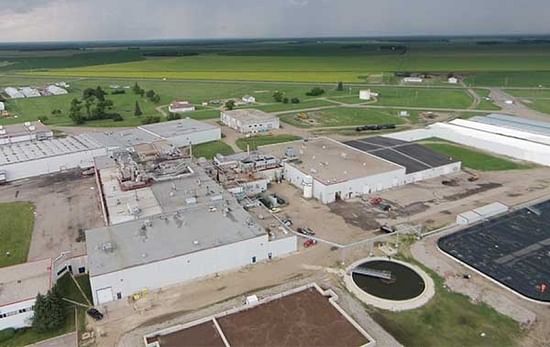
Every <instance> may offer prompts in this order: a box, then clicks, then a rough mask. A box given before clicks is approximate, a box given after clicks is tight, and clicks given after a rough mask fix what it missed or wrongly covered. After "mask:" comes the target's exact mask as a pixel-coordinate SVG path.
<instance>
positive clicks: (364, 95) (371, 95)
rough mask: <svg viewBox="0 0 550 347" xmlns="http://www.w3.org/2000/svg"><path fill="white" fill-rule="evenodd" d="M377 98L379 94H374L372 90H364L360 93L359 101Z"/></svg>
mask: <svg viewBox="0 0 550 347" xmlns="http://www.w3.org/2000/svg"><path fill="white" fill-rule="evenodd" d="M377 96H378V93H376V92H373V91H371V90H370V89H364V90H360V91H359V99H361V100H370V99H372V98H374V97H377Z"/></svg>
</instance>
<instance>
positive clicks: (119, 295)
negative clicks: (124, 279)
mask: <svg viewBox="0 0 550 347" xmlns="http://www.w3.org/2000/svg"><path fill="white" fill-rule="evenodd" d="M116 298H117V300H120V299H122V293H121V292H118V293H116Z"/></svg>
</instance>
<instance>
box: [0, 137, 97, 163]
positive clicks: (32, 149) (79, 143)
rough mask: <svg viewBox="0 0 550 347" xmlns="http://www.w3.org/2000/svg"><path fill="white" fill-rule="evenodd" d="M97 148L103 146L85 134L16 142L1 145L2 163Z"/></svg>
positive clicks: (0, 161)
mask: <svg viewBox="0 0 550 347" xmlns="http://www.w3.org/2000/svg"><path fill="white" fill-rule="evenodd" d="M96 148H101V146H100V145H99V144H98V143H96V142H94V141H92V140H90V139H89V138H87V137H85V136H83V135H78V136H67V137H63V138H57V139H55V138H54V139H48V140H41V141H22V142H15V143H11V144H5V145H0V165H8V164H13V163H19V162H24V161H28V160H36V159H42V158H47V157H53V156H57V155H63V154H67V153H76V152H81V151H86V150H91V149H96Z"/></svg>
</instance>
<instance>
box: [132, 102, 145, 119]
mask: <svg viewBox="0 0 550 347" xmlns="http://www.w3.org/2000/svg"><path fill="white" fill-rule="evenodd" d="M142 114H143V112H142V111H141V107H139V102H137V100H136V107H135V108H134V116H141V115H142Z"/></svg>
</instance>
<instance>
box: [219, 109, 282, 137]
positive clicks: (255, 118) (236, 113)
mask: <svg viewBox="0 0 550 347" xmlns="http://www.w3.org/2000/svg"><path fill="white" fill-rule="evenodd" d="M220 120H221V121H222V123H223V124H225V125H227V126H228V127H230V128H233V129H235V130H237V131H238V132H240V133H252V134H255V133H260V132H266V131H270V130H273V129H278V128H279V127H280V124H279V118H278V117H277V116H273V115H270V114H268V113H265V112H263V111H260V110H254V109H241V110H232V111H222V112H221V114H220Z"/></svg>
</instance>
